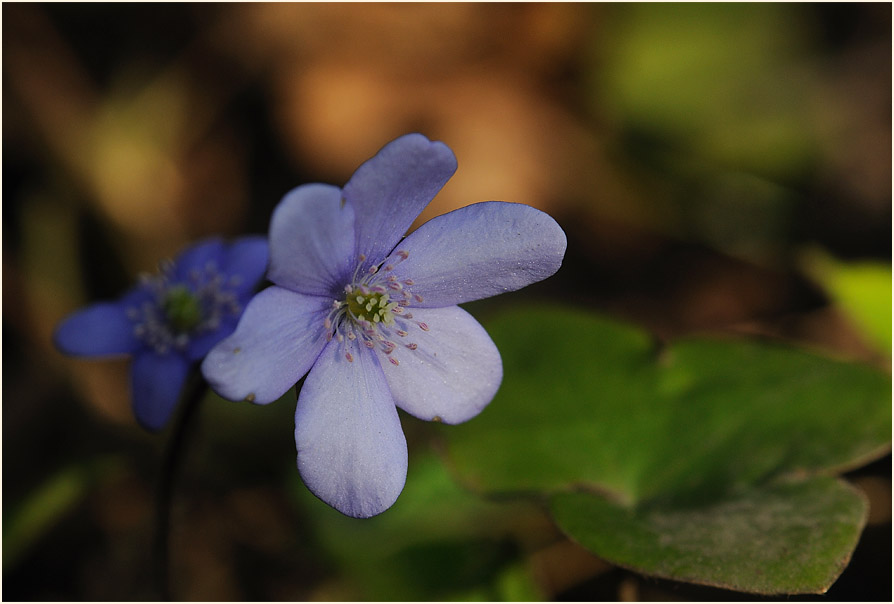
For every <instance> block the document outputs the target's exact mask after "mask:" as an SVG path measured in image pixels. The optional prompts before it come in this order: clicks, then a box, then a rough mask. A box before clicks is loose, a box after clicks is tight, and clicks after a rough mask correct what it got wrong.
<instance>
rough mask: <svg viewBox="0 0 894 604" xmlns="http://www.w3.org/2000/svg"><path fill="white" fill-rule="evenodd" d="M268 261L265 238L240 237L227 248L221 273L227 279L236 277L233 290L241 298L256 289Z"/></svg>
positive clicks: (268, 255)
mask: <svg viewBox="0 0 894 604" xmlns="http://www.w3.org/2000/svg"><path fill="white" fill-rule="evenodd" d="M269 259H270V254H269V250H268V246H267V238H266V237H241V238H239V239H236V240H235V241H233V242H232V243H231V244H230V245H229V246H228V247H227V249H226V251H225V254H224V259H223V266H222V267H221V271H222V272H223V273H224V274H225V275H226V276H227V277H229V278H232V277H237V283H236V287H235V290H236V293H237V294H238V295H240V297H241V296H243V295H248V294H249V293H250V292H251V291H252V290H254V289H255V287H257V285H258V283H259V282H260V281H261V279H262V278H263V277H264V273H265V272H266V271H267V263H268V261H269Z"/></svg>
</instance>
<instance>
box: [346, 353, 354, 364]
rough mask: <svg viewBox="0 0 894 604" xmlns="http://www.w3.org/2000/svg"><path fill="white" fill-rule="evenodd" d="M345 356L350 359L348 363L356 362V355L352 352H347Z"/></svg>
mask: <svg viewBox="0 0 894 604" xmlns="http://www.w3.org/2000/svg"><path fill="white" fill-rule="evenodd" d="M345 358H346V359H348V363H353V362H354V355H352V354H351V353H350V352H346V353H345Z"/></svg>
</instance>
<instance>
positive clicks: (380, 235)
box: [344, 134, 456, 266]
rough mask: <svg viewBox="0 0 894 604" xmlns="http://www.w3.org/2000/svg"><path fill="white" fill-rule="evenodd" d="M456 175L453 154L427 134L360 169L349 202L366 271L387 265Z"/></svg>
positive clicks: (399, 143) (391, 146) (411, 137)
mask: <svg viewBox="0 0 894 604" xmlns="http://www.w3.org/2000/svg"><path fill="white" fill-rule="evenodd" d="M455 171H456V157H455V156H454V155H453V151H451V150H450V148H449V147H448V146H447V145H445V144H444V143H441V142H431V141H429V140H428V139H427V138H425V137H424V136H422V135H421V134H407V135H405V136H401V137H400V138H398V139H396V140H393V141H391V142H390V143H388V144H387V145H385V146H384V147H383V148H382V149H381V150H380V151H379V152H378V153H377V154H376V155H375V156H374V157H372V158H371V159H369V160H367V161H366V162H365V163H364V164H363V165H361V166H360V167H359V168H357V171H356V172H354V175H353V176H351V180H349V181H348V184H346V185H345V187H344V196H345V199H347V200H348V203H350V204H351V205H353V206H354V211H355V212H356V215H357V254H358V255H359V254H365V255H366V257H367V261H366V263H365V265H364V266H369V265H372V264H377V263H378V262H380V261H382V260H384V258H385V256H386V255H387V254H388V253H389V252H391V250H392V248H393V247H394V245H395V244H396V243H397V242H398V241H399V240H400V238H401V237H403V236H404V234H405V233H406V232H407V229H408V228H410V225H411V224H412V223H413V221H414V220H415V219H416V217H417V216H418V215H419V213H420V212H422V210H423V209H424V208H425V206H427V205H428V203H429V202H430V201H431V200H432V199H433V198H434V196H435V195H436V194H437V192H438V191H440V190H441V187H443V186H444V184H445V183H446V182H447V181H448V180H449V179H450V177H451V176H452V175H453V173H454V172H455Z"/></svg>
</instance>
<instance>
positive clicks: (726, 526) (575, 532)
mask: <svg viewBox="0 0 894 604" xmlns="http://www.w3.org/2000/svg"><path fill="white" fill-rule="evenodd" d="M552 511H553V514H554V516H555V518H556V521H557V522H558V524H559V526H560V527H561V528H562V530H564V531H565V532H566V533H568V534H569V535H571V536H572V537H573V538H574V539H575V540H576V541H578V542H579V543H580V544H581V545H583V546H584V547H586V548H588V549H590V550H592V551H594V552H599V554H600V556H602V557H603V558H605V559H607V560H609V561H610V562H613V563H614V564H618V565H620V566H624V567H628V568H631V569H634V570H638V571H640V572H644V573H647V574H650V575H655V576H658V577H664V578H669V579H676V580H682V581H691V582H694V583H704V584H708V585H713V586H716V587H724V588H727V589H736V590H740V591H749V592H753V593H760V594H783V593H823V592H825V591H826V590H827V589H828V588H829V586H830V585H831V584H832V583H833V582H834V581H835V579H836V578H837V577H838V575H839V574H840V573H841V571H842V570H844V567H845V566H847V563H848V561H849V560H850V554H851V552H852V551H853V549H854V547H855V546H856V544H857V540H858V539H859V536H860V531H861V530H862V528H863V525H864V523H865V521H866V514H867V504H866V501H865V499H864V498H863V496H862V495H861V494H860V493H859V492H858V491H856V490H855V489H854V488H852V487H850V486H848V485H847V484H845V483H843V482H841V481H840V480H836V479H834V478H817V479H811V480H808V481H802V482H795V483H781V484H775V485H767V486H765V487H761V488H756V489H753V490H750V491H748V492H746V493H743V494H741V495H739V496H737V497H731V498H728V499H723V500H719V501H715V502H711V503H709V504H707V505H703V506H700V507H695V508H685V509H673V508H670V509H668V508H664V507H645V508H642V509H631V508H627V507H624V506H620V505H617V504H614V503H612V502H610V501H608V500H606V499H604V498H602V497H598V496H595V495H591V494H586V493H563V494H559V495H556V496H555V497H554V498H553V500H552Z"/></svg>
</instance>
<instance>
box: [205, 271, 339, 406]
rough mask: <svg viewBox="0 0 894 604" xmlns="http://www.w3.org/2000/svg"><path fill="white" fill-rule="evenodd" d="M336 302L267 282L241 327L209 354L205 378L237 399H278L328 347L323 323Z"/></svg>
mask: <svg viewBox="0 0 894 604" xmlns="http://www.w3.org/2000/svg"><path fill="white" fill-rule="evenodd" d="M331 304H332V301H331V300H329V299H327V298H322V297H317V296H306V295H304V294H299V293H295V292H292V291H289V290H287V289H283V288H281V287H277V286H275V285H274V286H272V287H268V288H267V289H265V290H264V291H262V292H261V293H259V294H258V295H257V296H255V297H254V298H252V300H251V302H249V303H248V306H247V307H246V309H245V312H244V313H243V315H242V318H241V319H240V320H239V325H238V327H236V331H235V332H233V334H232V335H231V336H230V337H228V338H226V339H225V340H223V341H222V342H220V343H219V344H218V345H217V346H215V347H214V348H213V349H212V350H211V352H209V353H208V356H206V357H205V360H204V361H203V362H202V373H203V374H204V376H205V379H207V380H208V383H209V384H210V385H211V387H212V388H213V389H214V391H215V392H217V393H218V394H219V395H220V396H222V397H224V398H226V399H230V400H232V401H239V400H250V401H252V402H254V403H258V404H262V405H265V404H267V403H271V402H273V401H275V400H276V399H278V398H279V397H280V396H282V395H283V394H285V392H286V391H287V390H288V389H289V388H291V387H292V386H294V385H295V383H296V382H297V381H298V380H299V379H301V376H303V375H304V374H305V373H307V371H308V369H310V367H311V365H313V363H314V361H315V360H316V358H317V356H318V355H319V354H320V351H321V350H322V349H323V345H324V344H325V343H326V330H325V329H324V327H323V322H324V321H325V319H326V315H327V313H328V312H329V309H330V307H331Z"/></svg>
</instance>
